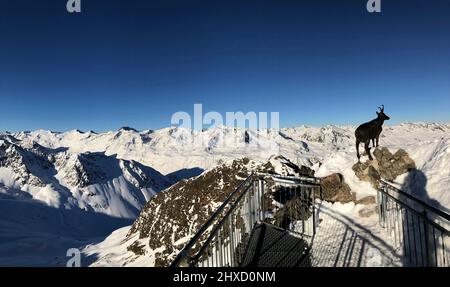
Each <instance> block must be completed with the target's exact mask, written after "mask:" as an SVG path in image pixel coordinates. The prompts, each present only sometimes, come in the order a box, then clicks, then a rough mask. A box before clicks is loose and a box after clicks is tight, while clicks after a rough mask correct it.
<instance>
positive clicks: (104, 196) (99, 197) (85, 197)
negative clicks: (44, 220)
mask: <svg viewBox="0 0 450 287" xmlns="http://www.w3.org/2000/svg"><path fill="white" fill-rule="evenodd" d="M169 185H170V181H169V180H168V179H167V178H166V177H164V176H163V175H162V174H160V173H159V172H158V171H156V170H154V169H152V168H150V167H147V166H144V165H142V164H140V163H137V162H134V161H127V160H121V159H117V158H116V157H115V156H106V155H104V154H103V153H100V152H94V153H72V152H69V151H68V150H67V149H65V148H57V149H52V148H47V147H43V146H41V145H39V144H37V143H35V142H29V141H28V142H27V141H25V142H20V141H10V140H8V139H3V140H0V194H8V195H12V196H13V197H14V198H17V199H18V200H20V199H21V198H33V199H36V200H40V201H42V202H44V203H46V204H47V205H48V206H51V207H54V208H64V209H72V208H77V209H81V210H87V211H93V212H98V213H104V214H107V215H110V216H114V217H123V218H135V217H136V216H137V215H138V213H139V211H140V209H141V208H142V206H143V205H144V204H145V203H146V202H147V201H148V200H149V199H150V197H151V196H152V195H154V194H155V193H156V192H158V191H160V190H161V189H163V188H165V187H167V186H169Z"/></svg>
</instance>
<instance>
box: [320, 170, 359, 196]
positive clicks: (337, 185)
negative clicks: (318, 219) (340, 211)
mask: <svg viewBox="0 0 450 287" xmlns="http://www.w3.org/2000/svg"><path fill="white" fill-rule="evenodd" d="M320 185H321V187H322V199H323V200H325V201H329V202H341V203H347V202H351V201H355V199H356V198H355V193H353V192H351V189H350V187H349V186H348V184H347V183H345V181H344V176H343V175H342V174H339V173H334V174H331V175H329V176H326V177H323V178H322V180H321V182H320Z"/></svg>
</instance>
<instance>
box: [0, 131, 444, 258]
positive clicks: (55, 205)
mask: <svg viewBox="0 0 450 287" xmlns="http://www.w3.org/2000/svg"><path fill="white" fill-rule="evenodd" d="M354 130H355V127H354V126H332V125H330V126H325V127H310V126H299V127H293V128H285V129H282V130H280V131H275V130H259V131H247V133H248V135H247V136H246V131H245V130H244V129H239V128H229V127H217V128H212V129H208V130H204V131H192V130H188V129H182V128H165V129H161V130H156V131H151V130H145V131H137V130H134V129H132V128H121V129H119V130H117V131H110V132H104V133H95V132H92V131H90V132H81V131H78V130H73V131H69V132H64V133H58V132H50V131H43V130H39V131H33V132H18V133H7V132H5V133H0V204H1V209H2V210H6V209H8V210H16V211H17V209H16V208H15V207H18V208H23V207H24V206H30V208H29V210H30V211H31V210H34V211H33V212H34V213H33V214H34V215H32V217H33V218H34V219H33V220H32V221H28V220H25V218H28V216H27V215H26V214H27V213H26V212H25V213H24V214H23V215H22V216H21V217H20V216H17V215H15V217H20V218H23V219H24V220H23V222H22V223H20V225H17V224H16V223H12V222H15V221H14V219H13V217H12V216H11V217H7V218H5V219H4V220H3V221H0V231H1V234H2V240H1V241H0V242H4V243H0V259H1V258H6V257H5V256H4V255H5V254H7V253H8V251H7V250H8V240H9V239H10V238H16V239H17V238H24V236H25V237H26V235H23V234H27V233H26V232H25V233H24V232H22V231H20V232H19V231H18V230H36V232H37V230H38V229H39V226H43V227H42V228H43V230H48V232H49V234H50V235H49V236H47V235H46V237H45V238H61V237H64V236H66V235H67V234H65V235H64V234H63V235H60V234H58V235H55V233H54V232H53V231H54V230H53V229H52V228H47V227H48V222H47V221H46V220H47V219H46V218H48V216H49V215H48V214H53V213H54V212H56V213H57V214H59V215H58V216H60V217H62V218H68V217H71V216H75V217H76V218H78V219H80V218H83V217H84V215H83V214H86V216H87V217H90V216H94V217H95V216H96V215H105V216H106V217H105V218H101V219H99V221H104V220H106V221H107V222H109V220H110V219H111V218H113V219H114V218H124V219H134V218H136V217H137V216H138V215H139V213H140V212H141V209H142V208H143V207H144V205H145V204H146V202H148V200H149V199H150V198H151V197H152V196H153V195H155V194H157V193H158V192H159V191H162V190H164V189H165V191H164V192H163V193H162V194H161V195H159V196H157V197H155V198H154V200H152V201H151V202H150V203H148V204H147V205H146V207H145V208H144V211H142V213H141V217H140V218H139V219H138V220H137V221H136V222H135V223H134V225H133V226H134V227H133V228H131V226H128V227H124V228H122V229H119V230H117V231H116V232H114V233H113V234H111V236H109V237H108V239H107V240H106V241H104V242H101V243H100V244H97V245H89V246H88V247H87V248H86V249H85V253H86V254H90V255H91V258H92V260H93V261H96V263H94V265H105V264H112V265H114V264H116V265H123V264H126V265H141V264H147V265H148V264H150V263H152V264H154V263H155V262H156V260H157V259H158V257H157V253H158V248H162V245H158V244H157V243H155V242H153V243H154V245H152V248H151V249H145V250H144V249H143V251H146V252H147V254H153V257H151V256H150V257H149V256H147V257H146V256H135V255H136V254H135V253H133V252H132V251H130V249H129V248H128V247H129V246H130V245H131V244H133V243H135V242H138V243H135V245H133V246H134V247H136V248H135V251H136V250H140V249H139V248H140V246H141V244H143V243H144V242H145V243H146V244H147V245H146V246H147V247H146V248H150V245H149V244H150V240H149V239H148V238H146V237H145V236H144V237H142V238H140V235H139V232H135V231H136V230H137V229H136V226H138V225H139V224H141V225H139V226H142V224H143V219H142V215H143V216H144V217H145V214H147V215H148V218H147V219H148V220H150V219H152V222H153V221H155V223H154V225H153V228H156V229H158V228H159V229H161V228H166V227H167V226H166V227H164V226H163V225H164V224H165V222H166V221H167V222H170V221H171V220H174V219H172V218H170V216H169V215H170V212H169V211H168V210H170V209H172V210H173V208H174V207H173V204H175V203H176V202H177V199H178V197H176V196H175V194H177V193H176V192H175V193H173V194H170V191H171V190H175V189H176V190H178V188H179V187H180V185H181V186H183V185H189V182H190V181H192V180H187V181H186V180H183V179H184V178H189V177H192V176H198V175H199V174H201V173H202V172H203V173H202V175H201V176H205V175H207V174H208V172H210V171H212V170H214V169H217V168H219V169H220V167H221V166H223V165H224V164H225V165H226V164H227V163H230V162H233V160H236V159H242V158H248V160H249V161H248V164H253V165H254V166H259V165H261V164H263V163H267V162H268V161H269V160H270V161H272V164H274V162H273V161H274V159H275V158H276V157H274V155H282V156H283V157H284V158H285V160H282V158H281V157H279V158H278V159H277V164H274V169H276V172H278V173H285V172H286V171H288V170H289V169H290V167H289V164H288V163H289V161H290V162H291V163H295V164H297V165H299V166H300V165H303V166H306V167H309V168H312V169H313V170H314V171H315V173H316V176H319V177H324V176H328V175H330V174H332V173H339V174H342V175H343V178H344V179H345V182H346V184H348V186H349V188H350V189H351V191H352V192H354V193H355V200H356V201H358V200H360V199H363V198H366V197H367V196H371V195H374V194H375V190H374V189H373V187H372V186H371V184H370V183H369V182H363V181H361V180H360V179H359V178H358V177H357V176H356V175H355V172H354V171H353V170H352V166H353V165H354V164H355V163H356V161H357V159H356V150H355V144H354V142H355V140H354ZM380 145H381V146H383V147H387V148H388V149H389V150H391V151H392V152H395V151H397V150H398V149H404V150H405V151H406V152H407V153H408V154H409V156H410V157H411V158H412V160H414V162H415V166H416V168H417V170H418V173H416V175H415V176H418V175H420V176H421V180H420V184H422V185H423V186H421V188H420V190H425V191H426V192H424V193H422V194H416V196H419V197H422V198H423V199H424V200H427V201H429V202H430V203H431V204H434V205H436V206H437V207H439V208H441V209H446V210H449V209H450V197H449V196H448V192H449V191H450V190H449V186H450V168H449V166H450V124H438V123H404V124H400V125H396V126H385V127H384V131H383V133H382V135H381V138H380ZM361 150H362V147H361ZM363 160H366V158H364V157H363ZM239 178H241V177H239ZM177 181H178V183H177V184H175V185H173V186H172V187H170V188H168V187H169V186H170V185H172V184H173V183H175V182H177ZM414 182H416V181H415V180H414V179H411V176H409V175H407V174H405V175H401V176H399V177H397V178H396V179H395V183H396V184H397V185H398V186H399V187H401V188H402V189H405V190H410V191H413V190H414V189H415V186H414V184H416V183H414ZM223 190H225V189H223ZM225 191H226V190H225ZM222 193H223V192H222ZM222 193H221V192H219V193H217V195H214V196H219V197H220V194H222ZM169 194H170V195H169ZM222 195H223V194H222ZM180 196H181V198H182V197H183V196H184V195H183V194H182V193H180ZM219 197H218V198H219ZM163 199H164V200H163ZM166 199H167V200H166ZM219 199H220V198H219ZM159 201H160V204H156V203H157V202H159ZM219 201H220V200H218V201H217V202H216V201H214V200H211V201H208V204H209V205H208V206H209V208H210V209H214V207H215V206H216V205H217V204H219ZM155 204H156V205H155ZM19 206H20V207H19ZM44 206H45V207H46V208H45V209H44V208H43V207H44ZM164 206H165V207H164ZM335 206H337V205H336V204H334V205H332V206H328V208H330V209H332V208H334V207H335ZM168 207H170V208H169V209H168ZM49 208H50V209H49ZM360 209H361V207H360V206H359V205H355V203H348V204H346V205H343V206H342V208H340V209H339V210H341V211H342V210H347V211H348V212H349V213H348V214H358V212H359V210H360ZM44 210H45V211H44ZM69 211H70V212H69ZM72 211H73V212H72ZM168 212H169V213H168ZM16 213H17V212H16ZM66 213H67V214H66ZM75 213H76V215H73V214H75ZM11 214H14V213H11ZM68 214H70V215H68ZM51 216H53V215H51ZM197 216H200V217H201V218H204V217H206V215H199V214H197ZM202 216H203V217H202ZM200 217H198V218H200ZM8 218H9V219H8ZM78 219H77V220H75V221H77V222H78V221H79V220H78ZM372 219H373V218H372ZM372 219H370V220H369V221H367V222H369V223H370V224H374V225H375V223H374V222H375V221H374V220H372ZM364 220H366V219H364ZM40 221H42V222H40ZM92 221H97V219H95V220H92ZM64 222H65V221H64ZM187 222H188V223H189V224H187V225H186V226H183V227H182V228H191V229H190V230H189V232H188V231H186V230H185V231H186V232H184V231H183V232H182V233H180V234H182V235H184V237H183V236H182V237H180V238H178V239H177V240H175V238H169V239H167V238H166V239H167V240H166V239H164V238H161V239H160V240H161V241H164V240H166V241H167V242H166V241H164V242H165V243H166V244H175V245H176V244H181V243H182V239H183V238H184V239H185V240H186V238H188V237H189V235H190V234H192V232H194V231H195V229H196V227H198V224H199V223H198V222H196V220H194V219H192V218H191V219H190V220H188V221H187ZM128 223H131V222H129V221H128ZM126 224H127V223H125V222H112V223H111V224H103V225H104V226H111V228H112V226H114V227H115V228H117V227H120V226H124V225H126ZM28 225H30V226H33V228H27V227H26V226H28ZM84 225H86V226H89V224H81V225H80V224H75V226H76V227H74V229H76V230H78V229H79V230H82V229H83V228H82V227H83V226H84ZM156 225H158V226H156ZM159 225H161V226H159ZM189 226H190V227H189ZM172 227H173V226H172ZM111 228H110V229H108V230H107V231H105V233H103V234H101V235H100V234H97V233H96V234H95V236H102V235H103V236H106V235H108V234H109V232H111V231H112V230H114V229H111ZM180 228H181V227H180ZM11 234H13V235H11ZM20 234H22V235H23V236H22V235H20ZM41 234H47V233H45V232H44V233H41ZM78 234H84V233H83V231H80V232H78ZM91 235H92V232H86V237H85V238H83V240H81V239H76V240H73V237H70V240H66V243H67V242H70V244H68V243H67V244H61V246H64V247H67V246H70V247H74V246H73V245H76V244H77V242H78V243H79V245H78V246H81V245H85V244H84V243H85V242H88V243H89V242H92V238H91V237H90V236H91ZM5 236H6V237H5ZM30 236H31V237H33V236H35V235H34V233H33V234H32V235H30ZM3 237H5V238H3ZM33 238H34V237H33ZM3 239H5V240H3ZM27 240H28V239H27ZM180 240H181V241H180ZM30 241H33V240H32V239H30ZM33 242H34V241H33ZM73 242H75V243H73ZM27 243H29V242H28V241H27ZM82 243H83V244H82ZM153 243H152V244H153ZM30 244H31V243H30ZM157 245H158V246H159V247H158V246H157ZM177 246H178V245H177ZM165 248H168V249H165V250H166V251H164V252H165V255H166V257H164V258H167V256H169V257H170V256H173V255H174V254H175V253H176V250H177V249H176V248H175V249H173V248H174V247H173V246H172V247H170V248H172V249H173V250H172V252H169V251H170V250H169V249H170V248H169V247H167V246H166V247H165ZM45 250H46V249H45ZM58 250H59V249H58ZM61 250H62V248H61ZM111 250H113V253H114V254H115V256H111ZM43 252H44V251H43ZM58 252H59V251H58ZM130 252H131V253H130ZM159 252H160V253H161V252H162V253H164V252H163V251H162V250H159ZM167 252H169V253H170V254H169V253H167ZM133 254H134V255H133ZM96 256H98V257H100V258H103V260H94V257H96ZM159 258H160V259H159V260H164V258H163V257H159ZM161 258H162V259H161ZM97 259H98V258H97ZM11 260H13V261H4V260H0V265H2V264H3V265H5V264H6V263H5V262H16V264H19V265H20V264H23V262H27V261H26V260H25V261H24V260H22V259H17V258H16V260H17V261H14V259H11ZM90 263H92V262H90ZM160 263H161V265H164V264H163V262H162V261H161V262H160ZM24 264H26V263H24ZM43 264H48V262H47V261H46V263H43ZM52 264H53V263H52Z"/></svg>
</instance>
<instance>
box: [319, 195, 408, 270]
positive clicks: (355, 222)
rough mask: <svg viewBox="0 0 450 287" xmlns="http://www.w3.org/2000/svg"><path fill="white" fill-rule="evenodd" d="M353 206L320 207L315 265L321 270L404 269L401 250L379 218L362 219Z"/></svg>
mask: <svg viewBox="0 0 450 287" xmlns="http://www.w3.org/2000/svg"><path fill="white" fill-rule="evenodd" d="M361 208H364V207H363V206H362V205H355V204H354V203H348V204H341V203H334V204H331V203H327V202H322V203H320V204H318V217H319V218H320V220H321V222H320V224H319V225H318V227H317V230H316V232H317V233H316V236H315V237H314V239H313V240H312V251H311V259H312V265H313V266H318V267H381V266H385V267H387V266H391V267H394V266H402V263H401V260H400V254H401V250H397V249H395V248H394V247H393V246H392V243H391V242H390V239H389V238H388V236H387V233H386V232H385V231H384V230H383V229H382V228H380V226H379V225H378V217H377V216H376V215H375V216H371V217H368V218H364V217H360V216H359V215H358V211H359V210H361Z"/></svg>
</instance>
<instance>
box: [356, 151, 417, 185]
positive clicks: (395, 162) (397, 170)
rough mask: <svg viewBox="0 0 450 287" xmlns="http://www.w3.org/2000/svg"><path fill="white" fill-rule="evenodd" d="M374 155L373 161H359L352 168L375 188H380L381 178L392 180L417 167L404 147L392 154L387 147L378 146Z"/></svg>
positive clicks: (361, 178) (360, 177)
mask: <svg viewBox="0 0 450 287" xmlns="http://www.w3.org/2000/svg"><path fill="white" fill-rule="evenodd" d="M373 155H374V157H375V159H374V160H373V161H367V162H364V163H360V162H358V163H356V164H355V165H353V167H352V169H353V171H354V172H355V174H356V176H357V177H358V178H359V179H360V180H362V181H368V182H370V183H371V184H372V186H373V187H374V188H378V186H379V181H380V179H384V180H387V181H392V180H394V179H395V178H397V177H398V176H399V175H402V174H404V173H407V172H409V171H410V170H412V169H414V168H415V167H416V164H415V162H414V160H413V159H412V158H411V157H410V156H409V155H408V153H407V152H406V151H404V150H403V149H399V150H398V151H397V152H395V153H394V154H392V153H391V152H390V151H389V149H387V148H385V147H383V148H377V149H375V151H374V152H373Z"/></svg>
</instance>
